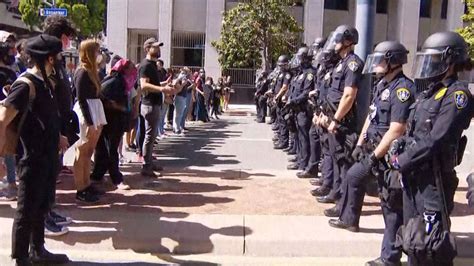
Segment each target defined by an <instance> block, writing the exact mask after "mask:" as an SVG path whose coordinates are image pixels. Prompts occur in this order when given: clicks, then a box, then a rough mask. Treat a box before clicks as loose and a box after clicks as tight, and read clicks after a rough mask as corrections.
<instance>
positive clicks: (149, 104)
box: [139, 38, 174, 177]
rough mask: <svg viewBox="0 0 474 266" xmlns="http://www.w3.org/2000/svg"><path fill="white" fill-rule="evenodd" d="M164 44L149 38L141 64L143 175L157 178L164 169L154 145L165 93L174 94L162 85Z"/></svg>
mask: <svg viewBox="0 0 474 266" xmlns="http://www.w3.org/2000/svg"><path fill="white" fill-rule="evenodd" d="M161 46H163V43H162V42H158V40H156V39H155V38H149V39H147V40H146V41H145V43H144V44H143V48H144V49H145V51H146V53H147V55H146V58H145V59H143V61H142V62H141V64H140V69H139V78H140V88H141V90H142V106H141V115H142V116H143V117H144V126H145V140H144V142H143V148H142V149H143V157H144V163H143V167H142V171H141V174H142V175H143V176H149V177H157V175H156V174H155V172H154V171H162V170H163V167H160V166H158V165H156V164H155V163H154V162H153V144H154V142H155V139H156V137H157V134H158V121H159V118H160V110H161V105H162V104H163V93H167V92H168V93H172V92H173V90H174V89H173V87H171V86H168V85H167V83H166V82H163V83H162V80H163V78H161V77H160V75H159V72H158V68H157V63H156V62H157V60H158V58H159V57H160V55H161V53H160V47H161Z"/></svg>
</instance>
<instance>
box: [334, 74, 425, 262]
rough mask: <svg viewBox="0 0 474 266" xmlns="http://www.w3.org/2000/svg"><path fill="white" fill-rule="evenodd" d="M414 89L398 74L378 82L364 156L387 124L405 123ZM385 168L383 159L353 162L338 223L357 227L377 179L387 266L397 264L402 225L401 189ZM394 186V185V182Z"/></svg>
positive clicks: (378, 138) (385, 129) (371, 107)
mask: <svg viewBox="0 0 474 266" xmlns="http://www.w3.org/2000/svg"><path fill="white" fill-rule="evenodd" d="M415 92H416V88H415V86H414V84H413V82H412V81H411V80H410V79H408V78H407V77H406V76H405V75H404V74H403V73H399V74H398V75H397V76H396V77H395V78H394V79H393V80H392V81H390V82H388V83H387V82H385V81H384V80H382V81H380V82H379V83H378V84H377V85H376V87H375V90H374V99H373V102H372V105H371V106H370V111H369V117H368V119H369V127H368V129H367V132H366V134H367V135H366V136H364V138H365V143H364V146H363V149H364V151H365V152H366V153H367V154H371V153H372V152H373V151H374V150H375V148H376V147H377V146H378V145H379V144H380V141H381V139H382V137H383V135H384V134H385V133H386V132H387V131H388V129H389V127H390V123H392V122H398V123H406V121H407V120H408V116H409V112H410V111H409V110H410V109H409V107H410V105H411V104H412V103H413V101H414V93H415ZM387 169H388V164H387V162H386V161H385V160H384V159H381V160H379V161H378V162H377V163H376V165H374V166H373V165H370V164H368V163H367V161H365V160H361V161H359V162H356V163H355V164H354V165H352V167H351V168H350V169H349V170H348V171H347V175H346V180H347V182H344V183H345V187H344V189H343V195H342V198H341V200H340V201H339V202H338V204H340V209H341V215H340V218H339V219H340V220H341V221H342V222H344V223H345V224H346V225H350V226H356V227H358V226H359V219H360V216H361V211H362V205H363V203H364V195H365V185H366V184H367V183H368V180H370V178H377V180H378V183H379V191H380V192H383V193H382V194H381V195H382V197H381V207H382V212H383V216H384V220H385V229H384V237H383V241H382V252H381V258H382V259H383V260H384V261H387V262H393V263H399V262H400V258H401V251H400V250H399V249H396V248H395V235H396V232H397V230H398V228H399V227H400V226H401V225H402V223H403V213H402V202H401V199H402V197H401V189H400V188H398V189H397V188H395V187H392V186H391V184H390V183H391V182H390V181H389V178H396V176H394V175H388V174H387V175H385V173H388V172H386V170H387ZM395 183H397V182H395Z"/></svg>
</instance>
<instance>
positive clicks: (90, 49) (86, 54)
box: [79, 39, 100, 95]
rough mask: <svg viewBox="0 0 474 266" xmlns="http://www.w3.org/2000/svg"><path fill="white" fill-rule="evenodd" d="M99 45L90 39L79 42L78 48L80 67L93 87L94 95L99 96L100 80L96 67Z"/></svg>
mask: <svg viewBox="0 0 474 266" xmlns="http://www.w3.org/2000/svg"><path fill="white" fill-rule="evenodd" d="M99 48H100V45H99V43H98V42H96V41H95V40H92V39H87V40H85V41H82V42H81V45H80V46H79V59H80V60H81V65H80V67H82V68H84V69H85V70H86V71H87V74H88V75H89V78H90V79H91V80H92V83H93V84H94V86H95V89H96V93H97V95H99V91H100V79H99V71H98V66H97V52H98V51H99Z"/></svg>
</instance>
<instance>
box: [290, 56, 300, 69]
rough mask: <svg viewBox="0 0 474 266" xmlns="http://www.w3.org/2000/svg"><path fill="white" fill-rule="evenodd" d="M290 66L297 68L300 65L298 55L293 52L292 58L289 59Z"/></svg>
mask: <svg viewBox="0 0 474 266" xmlns="http://www.w3.org/2000/svg"><path fill="white" fill-rule="evenodd" d="M289 65H290V68H297V67H299V66H300V65H301V61H300V60H299V57H298V56H297V55H296V54H295V55H293V58H291V60H290V64H289Z"/></svg>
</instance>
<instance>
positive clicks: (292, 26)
mask: <svg viewBox="0 0 474 266" xmlns="http://www.w3.org/2000/svg"><path fill="white" fill-rule="evenodd" d="M297 2H300V1H295V0H248V1H245V2H243V3H239V4H238V5H237V6H236V7H234V8H232V9H230V10H228V11H226V12H224V18H223V21H222V31H221V39H220V40H218V41H213V42H212V45H213V46H214V47H215V48H216V49H217V52H218V54H219V63H220V64H221V66H222V67H223V68H224V69H228V68H246V67H255V66H261V65H263V67H264V68H265V69H266V70H268V69H270V68H271V65H272V62H274V61H276V59H277V58H278V56H280V55H281V54H289V53H290V52H291V51H294V50H295V49H296V47H295V45H297V43H298V40H299V34H300V33H301V32H302V31H303V29H302V28H301V27H300V26H298V23H297V22H296V20H295V19H294V18H293V17H292V16H291V15H290V14H289V13H288V7H289V6H291V5H295V4H296V3H297Z"/></svg>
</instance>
